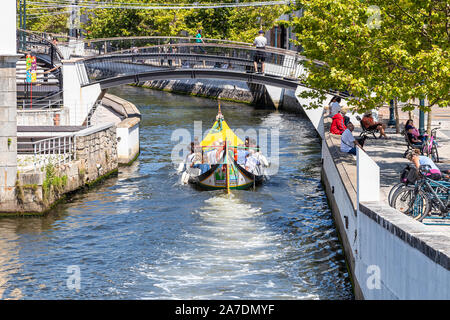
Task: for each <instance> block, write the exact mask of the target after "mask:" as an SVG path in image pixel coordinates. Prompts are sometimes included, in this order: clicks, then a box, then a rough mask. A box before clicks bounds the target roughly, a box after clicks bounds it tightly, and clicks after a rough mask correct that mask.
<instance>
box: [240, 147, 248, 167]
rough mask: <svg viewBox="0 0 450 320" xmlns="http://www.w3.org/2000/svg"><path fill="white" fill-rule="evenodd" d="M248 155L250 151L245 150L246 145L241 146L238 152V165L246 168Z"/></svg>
mask: <svg viewBox="0 0 450 320" xmlns="http://www.w3.org/2000/svg"><path fill="white" fill-rule="evenodd" d="M247 155H248V151H247V150H246V149H244V145H243V144H240V145H239V148H238V150H237V163H238V165H240V166H244V165H245V159H246V157H247Z"/></svg>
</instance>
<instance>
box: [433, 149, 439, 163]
mask: <svg viewBox="0 0 450 320" xmlns="http://www.w3.org/2000/svg"><path fill="white" fill-rule="evenodd" d="M431 160H433V161H434V162H439V154H438V150H437V147H436V145H433V147H432V148H431Z"/></svg>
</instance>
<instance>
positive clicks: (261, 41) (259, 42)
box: [253, 30, 267, 74]
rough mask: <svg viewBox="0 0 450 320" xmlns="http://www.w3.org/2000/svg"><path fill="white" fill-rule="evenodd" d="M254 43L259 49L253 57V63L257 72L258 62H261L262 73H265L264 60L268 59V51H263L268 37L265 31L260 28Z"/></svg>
mask: <svg viewBox="0 0 450 320" xmlns="http://www.w3.org/2000/svg"><path fill="white" fill-rule="evenodd" d="M253 45H254V46H255V47H256V49H258V50H257V51H256V53H255V57H254V58H253V63H254V66H255V72H257V73H258V63H261V73H262V74H264V61H265V60H266V53H265V52H264V51H263V50H265V49H266V45H267V38H266V37H264V31H263V30H259V35H258V36H257V37H256V38H255V41H253Z"/></svg>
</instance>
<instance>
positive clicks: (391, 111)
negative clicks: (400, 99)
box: [388, 99, 396, 126]
mask: <svg viewBox="0 0 450 320" xmlns="http://www.w3.org/2000/svg"><path fill="white" fill-rule="evenodd" d="M395 124H396V121H395V117H394V99H392V100H391V101H390V102H389V122H388V126H395Z"/></svg>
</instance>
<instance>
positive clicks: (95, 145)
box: [0, 125, 118, 215]
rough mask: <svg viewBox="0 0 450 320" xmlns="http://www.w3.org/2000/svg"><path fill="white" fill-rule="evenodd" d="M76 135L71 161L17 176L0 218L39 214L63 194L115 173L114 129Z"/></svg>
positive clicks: (2, 206)
mask: <svg viewBox="0 0 450 320" xmlns="http://www.w3.org/2000/svg"><path fill="white" fill-rule="evenodd" d="M78 134H79V135H78V136H77V137H76V152H75V157H76V158H75V160H73V161H70V162H68V163H66V164H60V165H57V166H46V167H44V168H41V170H38V171H36V172H34V171H30V172H19V173H18V174H17V182H16V183H15V186H14V187H13V188H12V193H13V195H14V199H13V200H12V201H10V202H8V203H5V202H0V215H29V214H33V215H35V214H43V213H45V212H46V211H47V210H48V209H49V208H51V207H52V205H54V203H55V202H57V201H58V200H59V199H61V198H62V197H64V195H65V194H66V193H69V192H72V191H75V190H77V189H79V188H81V187H83V186H86V185H90V184H92V183H95V182H96V181H98V180H99V179H101V178H103V177H106V176H108V175H109V174H111V173H114V172H116V171H117V168H118V157H117V138H116V127H115V126H113V125H107V126H103V127H100V128H88V129H85V130H82V131H80V132H79V133H78Z"/></svg>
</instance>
